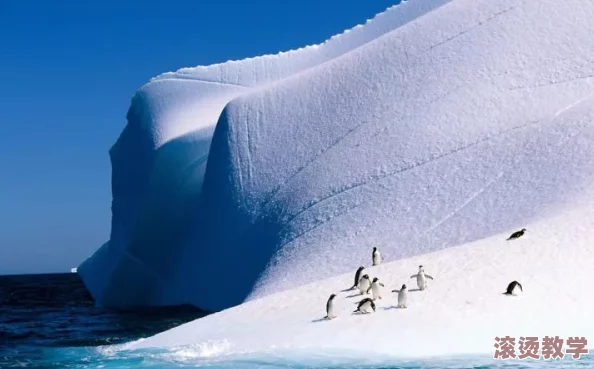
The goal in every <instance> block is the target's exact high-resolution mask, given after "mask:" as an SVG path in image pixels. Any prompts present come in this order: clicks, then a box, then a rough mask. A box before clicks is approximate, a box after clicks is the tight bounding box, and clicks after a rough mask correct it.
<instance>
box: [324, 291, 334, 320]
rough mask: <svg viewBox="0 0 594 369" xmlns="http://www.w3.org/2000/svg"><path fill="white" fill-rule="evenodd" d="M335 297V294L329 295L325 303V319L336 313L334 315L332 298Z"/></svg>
mask: <svg viewBox="0 0 594 369" xmlns="http://www.w3.org/2000/svg"><path fill="white" fill-rule="evenodd" d="M335 297H336V295H335V294H332V295H330V298H329V299H328V302H327V303H326V319H328V320H330V319H334V318H336V315H334V298H335Z"/></svg>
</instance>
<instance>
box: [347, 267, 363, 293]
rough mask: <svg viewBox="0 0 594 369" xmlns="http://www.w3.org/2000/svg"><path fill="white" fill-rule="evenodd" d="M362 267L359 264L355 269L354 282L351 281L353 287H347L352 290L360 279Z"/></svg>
mask: <svg viewBox="0 0 594 369" xmlns="http://www.w3.org/2000/svg"><path fill="white" fill-rule="evenodd" d="M363 269H365V267H362V266H360V267H359V268H357V271H356V272H355V283H353V287H351V288H349V289H351V290H354V289H355V288H357V285H358V284H359V280H361V272H363Z"/></svg>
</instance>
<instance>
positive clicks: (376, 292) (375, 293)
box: [367, 277, 384, 301]
mask: <svg viewBox="0 0 594 369" xmlns="http://www.w3.org/2000/svg"><path fill="white" fill-rule="evenodd" d="M380 287H384V284H383V283H381V282H380V281H379V278H377V277H375V278H373V282H371V287H369V288H370V289H371V299H372V300H374V301H375V300H376V299H380V300H381V298H382V296H381V294H380ZM367 293H369V290H368V291H367Z"/></svg>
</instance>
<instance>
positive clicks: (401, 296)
mask: <svg viewBox="0 0 594 369" xmlns="http://www.w3.org/2000/svg"><path fill="white" fill-rule="evenodd" d="M398 306H406V292H403V291H400V292H399V293H398Z"/></svg>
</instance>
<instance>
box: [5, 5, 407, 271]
mask: <svg viewBox="0 0 594 369" xmlns="http://www.w3.org/2000/svg"><path fill="white" fill-rule="evenodd" d="M396 2H397V1H396V0H392V1H387V0H372V1H363V0H346V1H345V0H340V1H339V0H323V1H320V0H300V1H277V0H269V1H263V0H254V1H245V0H241V1H240V0H232V1H231V0H187V1H185V0H182V1H174V0H169V1H161V2H157V1H151V0H147V1H142V2H141V1H126V2H124V1H116V0H104V1H84V0H78V1H74V0H72V1H66V0H58V1H26V0H0V127H1V134H0V168H1V174H0V274H15V273H45V272H65V271H69V270H70V268H71V267H74V266H78V264H80V262H81V261H83V260H84V259H85V258H86V257H87V256H89V255H90V254H92V252H93V251H94V250H95V249H96V248H97V247H99V246H100V245H101V244H102V243H103V242H105V241H106V240H107V239H108V238H109V227H110V220H111V208H110V207H111V166H110V162H109V156H108V150H109V148H110V146H111V145H112V144H113V143H114V142H115V140H116V139H117V137H118V135H119V133H120V131H121V130H122V129H123V127H124V125H125V124H126V120H125V115H126V111H127V109H128V105H129V103H130V98H131V96H132V94H133V93H134V92H135V90H136V89H138V88H139V87H140V86H142V85H143V84H144V83H145V82H146V81H148V79H149V78H151V77H153V76H155V75H157V74H160V73H163V72H166V71H173V70H176V69H178V68H182V67H190V66H195V65H204V64H212V63H218V62H223V61H226V60H229V59H242V58H245V57H251V56H257V55H260V54H270V53H276V52H279V51H284V50H288V49H294V48H298V47H301V46H304V45H307V44H313V43H319V42H322V41H324V40H325V39H327V38H328V37H330V36H332V35H334V34H336V33H340V32H342V31H343V30H344V29H347V28H351V27H353V26H355V25H357V24H360V23H363V22H364V21H365V20H366V19H368V18H371V17H373V16H374V15H375V14H376V13H378V12H381V11H383V10H384V9H385V8H387V7H388V6H390V5H393V4H395V3H396Z"/></svg>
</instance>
